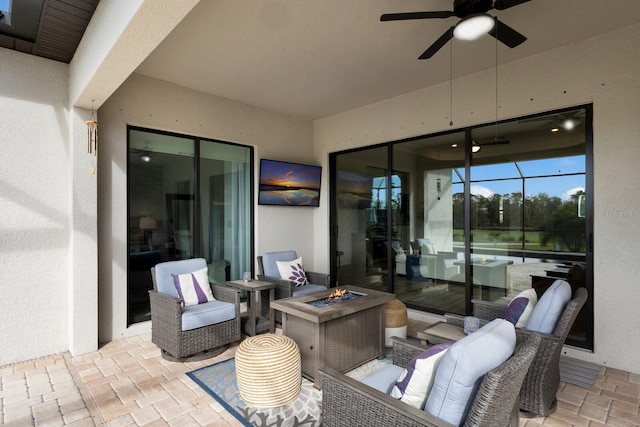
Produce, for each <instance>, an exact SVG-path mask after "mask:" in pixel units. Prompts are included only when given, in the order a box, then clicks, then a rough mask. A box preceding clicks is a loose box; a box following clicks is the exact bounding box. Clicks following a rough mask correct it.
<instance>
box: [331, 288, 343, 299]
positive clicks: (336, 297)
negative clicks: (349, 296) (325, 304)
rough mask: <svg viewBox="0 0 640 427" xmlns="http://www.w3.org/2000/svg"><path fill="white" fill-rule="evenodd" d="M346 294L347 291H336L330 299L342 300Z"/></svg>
mask: <svg viewBox="0 0 640 427" xmlns="http://www.w3.org/2000/svg"><path fill="white" fill-rule="evenodd" d="M346 293H347V290H346V289H336V290H335V291H333V292H331V294H330V295H329V298H333V299H340V298H342V297H343V296H344V294H346Z"/></svg>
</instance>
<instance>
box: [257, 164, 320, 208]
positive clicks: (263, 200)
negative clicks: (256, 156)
mask: <svg viewBox="0 0 640 427" xmlns="http://www.w3.org/2000/svg"><path fill="white" fill-rule="evenodd" d="M321 176H322V167H320V166H314V165H304V164H300V163H290V162H282V161H279V160H269V159H260V181H259V188H258V204H259V205H271V206H311V207H318V206H320V178H321Z"/></svg>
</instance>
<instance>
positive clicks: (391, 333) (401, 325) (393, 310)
mask: <svg viewBox="0 0 640 427" xmlns="http://www.w3.org/2000/svg"><path fill="white" fill-rule="evenodd" d="M384 308H385V329H384V345H385V346H387V347H391V346H392V345H393V342H392V341H391V337H400V338H406V337H407V324H408V323H409V320H408V318H407V306H406V305H404V304H403V303H402V301H400V300H398V299H394V300H393V301H389V302H388V303H387V304H386V305H385V307H384Z"/></svg>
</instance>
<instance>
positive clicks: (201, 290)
mask: <svg viewBox="0 0 640 427" xmlns="http://www.w3.org/2000/svg"><path fill="white" fill-rule="evenodd" d="M171 276H172V277H173V284H174V285H175V287H176V290H177V291H178V297H179V298H180V301H182V306H183V307H186V306H188V305H197V304H202V303H205V302H209V301H215V300H216V299H215V298H214V297H213V292H211V285H210V284H209V274H208V273H207V267H205V268H203V269H200V270H196V271H194V272H192V273H186V274H171Z"/></svg>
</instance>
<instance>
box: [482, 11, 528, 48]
mask: <svg viewBox="0 0 640 427" xmlns="http://www.w3.org/2000/svg"><path fill="white" fill-rule="evenodd" d="M489 34H491V35H492V36H493V37H495V38H496V39H498V41H500V42H502V43H504V44H506V45H507V46H509V47H510V48H514V47H516V46H519V45H520V44H522V43H524V41H525V40H527V38H526V37H525V36H523V35H522V34H520V33H519V32H517V31H516V30H514V29H513V28H511V27H510V26H508V25H507V24H505V23H504V22H502V21H500V20H498V19H497V18H496V25H494V26H493V28H492V29H491V31H489Z"/></svg>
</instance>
